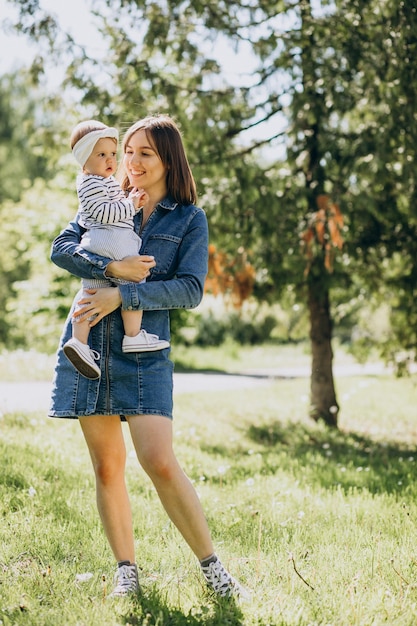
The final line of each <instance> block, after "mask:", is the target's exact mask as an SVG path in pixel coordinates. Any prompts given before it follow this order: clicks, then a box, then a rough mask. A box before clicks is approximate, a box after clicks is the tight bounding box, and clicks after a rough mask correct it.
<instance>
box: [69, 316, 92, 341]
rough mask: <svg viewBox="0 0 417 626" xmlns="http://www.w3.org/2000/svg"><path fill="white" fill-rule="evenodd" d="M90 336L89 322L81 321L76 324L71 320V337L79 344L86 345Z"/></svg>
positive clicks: (86, 320)
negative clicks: (79, 342)
mask: <svg viewBox="0 0 417 626" xmlns="http://www.w3.org/2000/svg"><path fill="white" fill-rule="evenodd" d="M89 334H90V322H89V321H88V319H85V320H83V321H82V322H76V321H75V320H73V322H72V336H73V337H75V339H78V341H81V343H85V344H87V343H88V336H89Z"/></svg>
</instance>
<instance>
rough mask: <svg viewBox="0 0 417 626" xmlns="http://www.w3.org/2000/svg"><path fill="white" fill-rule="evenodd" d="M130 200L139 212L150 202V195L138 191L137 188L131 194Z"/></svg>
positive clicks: (140, 190)
mask: <svg viewBox="0 0 417 626" xmlns="http://www.w3.org/2000/svg"><path fill="white" fill-rule="evenodd" d="M129 198H130V200H131V201H132V202H133V206H134V207H135V209H136V211H139V209H141V208H142V207H143V205H144V204H146V203H147V202H148V200H149V195H148V194H147V193H146V191H144V190H143V189H137V187H135V188H134V189H132V191H131V192H130V193H129Z"/></svg>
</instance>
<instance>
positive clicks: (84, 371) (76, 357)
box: [63, 337, 101, 380]
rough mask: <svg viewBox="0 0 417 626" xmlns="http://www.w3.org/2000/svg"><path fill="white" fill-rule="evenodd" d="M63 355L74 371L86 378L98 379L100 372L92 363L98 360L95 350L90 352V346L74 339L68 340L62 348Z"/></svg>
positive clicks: (98, 356)
mask: <svg viewBox="0 0 417 626" xmlns="http://www.w3.org/2000/svg"><path fill="white" fill-rule="evenodd" d="M63 350H64V354H65V356H66V357H67V359H68V360H69V361H71V363H72V364H73V366H74V367H75V369H76V370H77V371H78V372H79V373H80V374H81V375H82V376H85V377H86V378H89V379H90V380H96V379H97V378H100V376H101V371H100V368H99V366H98V365H97V364H96V363H95V362H94V361H98V359H99V358H100V355H99V353H98V352H97V351H96V350H92V349H91V348H90V346H88V345H87V344H85V343H82V342H81V341H79V339H76V338H75V337H72V338H71V339H69V340H68V341H67V342H66V343H65V344H64V347H63Z"/></svg>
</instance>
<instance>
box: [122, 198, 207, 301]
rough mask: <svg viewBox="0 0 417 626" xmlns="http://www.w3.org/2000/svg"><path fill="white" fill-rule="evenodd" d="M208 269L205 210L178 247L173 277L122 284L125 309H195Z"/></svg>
mask: <svg viewBox="0 0 417 626" xmlns="http://www.w3.org/2000/svg"><path fill="white" fill-rule="evenodd" d="M207 267H208V225H207V218H206V214H205V213H204V211H202V210H201V209H199V210H197V211H196V212H195V213H194V214H193V216H192V219H191V220H190V223H189V224H188V228H187V230H186V232H185V234H184V236H183V238H182V241H181V243H180V244H179V248H178V255H177V260H176V267H175V270H174V272H175V273H174V274H173V275H171V276H170V277H168V278H167V279H163V280H153V279H152V275H151V278H150V279H148V280H147V281H146V282H144V283H128V284H126V285H119V289H120V293H121V297H122V308H123V309H127V310H135V309H142V310H144V311H156V310H160V309H192V308H195V307H196V306H198V305H199V304H200V302H201V299H202V297H203V294H204V283H205V279H206V275H207Z"/></svg>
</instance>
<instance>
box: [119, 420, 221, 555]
mask: <svg viewBox="0 0 417 626" xmlns="http://www.w3.org/2000/svg"><path fill="white" fill-rule="evenodd" d="M128 423H129V427H130V432H131V435H132V440H133V444H134V446H135V449H136V453H137V456H138V459H139V462H140V464H141V465H142V467H143V468H144V470H145V471H146V472H147V474H148V475H149V477H150V478H151V480H152V482H153V484H154V486H155V488H156V490H157V492H158V495H159V497H160V499H161V502H162V504H163V506H164V508H165V510H166V512H167V513H168V515H169V517H170V519H171V520H172V522H173V523H174V524H175V526H176V527H177V528H178V530H179V531H180V533H181V534H182V536H183V537H184V539H185V541H186V542H187V543H188V545H189V546H190V548H191V549H192V551H193V552H194V554H195V555H196V556H197V558H198V559H199V560H202V559H204V558H206V557H207V556H209V555H211V554H212V553H213V552H214V548H213V543H212V540H211V537H210V532H209V528H208V525H207V521H206V518H205V517H204V513H203V509H202V506H201V503H200V500H199V498H198V496H197V493H196V491H195V489H194V487H193V485H192V484H191V482H190V480H189V479H188V478H187V476H186V475H185V474H184V472H183V470H182V469H181V467H180V466H179V464H178V461H177V459H176V457H175V454H174V451H173V449H172V422H171V420H170V419H168V418H166V417H163V416H161V415H136V416H134V417H130V418H128Z"/></svg>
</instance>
